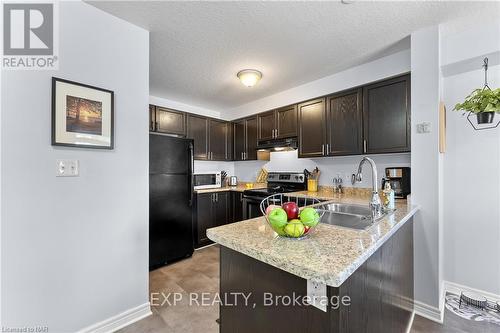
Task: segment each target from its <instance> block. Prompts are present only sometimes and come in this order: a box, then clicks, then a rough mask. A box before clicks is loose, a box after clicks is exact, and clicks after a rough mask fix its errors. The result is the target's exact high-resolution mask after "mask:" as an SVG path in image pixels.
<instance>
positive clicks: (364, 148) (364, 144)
mask: <svg viewBox="0 0 500 333" xmlns="http://www.w3.org/2000/svg"><path fill="white" fill-rule="evenodd" d="M363 153H366V140H363Z"/></svg>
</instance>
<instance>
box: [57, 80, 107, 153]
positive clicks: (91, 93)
mask: <svg viewBox="0 0 500 333" xmlns="http://www.w3.org/2000/svg"><path fill="white" fill-rule="evenodd" d="M113 102H114V94H113V92H112V91H111V90H107V89H102V88H98V87H93V86H89V85H86V84H81V83H77V82H73V81H68V80H63V79H60V78H56V77H53V78H52V145H55V146H68V147H80V148H97V149H113V144H114V142H113V119H114V105H113Z"/></svg>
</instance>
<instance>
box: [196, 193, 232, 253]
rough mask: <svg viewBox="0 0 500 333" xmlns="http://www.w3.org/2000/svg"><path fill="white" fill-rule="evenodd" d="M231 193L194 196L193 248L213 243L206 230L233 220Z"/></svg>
mask: <svg viewBox="0 0 500 333" xmlns="http://www.w3.org/2000/svg"><path fill="white" fill-rule="evenodd" d="M231 195H232V192H212V193H198V194H197V195H196V217H195V221H196V227H195V230H196V236H195V247H202V246H205V245H209V244H211V243H213V242H212V241H211V240H210V239H208V237H207V229H210V228H214V227H218V226H221V225H224V224H227V223H231V222H232V219H233V204H232V196H231Z"/></svg>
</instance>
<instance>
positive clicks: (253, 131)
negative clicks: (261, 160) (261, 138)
mask: <svg viewBox="0 0 500 333" xmlns="http://www.w3.org/2000/svg"><path fill="white" fill-rule="evenodd" d="M246 122H247V123H246V133H247V135H246V142H247V149H246V150H247V151H246V155H245V160H246V161H248V160H256V159H257V117H250V118H247V121H246Z"/></svg>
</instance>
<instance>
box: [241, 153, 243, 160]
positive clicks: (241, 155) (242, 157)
mask: <svg viewBox="0 0 500 333" xmlns="http://www.w3.org/2000/svg"><path fill="white" fill-rule="evenodd" d="M241 160H242V161H243V152H241Z"/></svg>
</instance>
